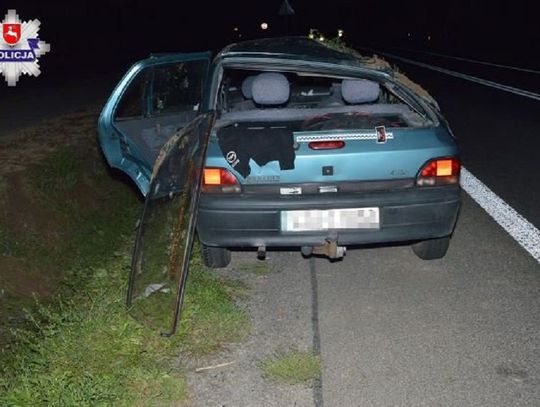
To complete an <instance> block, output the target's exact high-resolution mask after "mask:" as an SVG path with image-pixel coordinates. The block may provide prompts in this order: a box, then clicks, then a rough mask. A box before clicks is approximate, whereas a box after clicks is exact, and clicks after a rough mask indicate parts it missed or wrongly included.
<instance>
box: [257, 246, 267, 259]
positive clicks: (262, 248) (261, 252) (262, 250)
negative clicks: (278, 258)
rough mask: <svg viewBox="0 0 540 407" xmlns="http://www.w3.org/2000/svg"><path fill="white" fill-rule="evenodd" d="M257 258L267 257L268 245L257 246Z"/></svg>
mask: <svg viewBox="0 0 540 407" xmlns="http://www.w3.org/2000/svg"><path fill="white" fill-rule="evenodd" d="M257 259H259V260H265V259H266V246H259V247H258V248H257Z"/></svg>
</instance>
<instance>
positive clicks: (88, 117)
mask: <svg viewBox="0 0 540 407" xmlns="http://www.w3.org/2000/svg"><path fill="white" fill-rule="evenodd" d="M95 120H96V116H95V114H93V113H87V112H83V113H80V114H76V115H71V116H66V117H63V118H60V119H56V120H54V121H51V122H49V123H44V124H43V125H41V126H39V127H36V128H33V129H30V130H26V131H25V134H23V135H22V137H20V138H19V139H18V140H19V141H17V142H16V143H15V144H14V143H13V142H9V140H8V142H7V143H6V142H4V145H3V146H1V147H2V149H4V148H7V149H9V148H12V149H13V155H14V156H17V155H20V157H21V158H20V159H18V160H17V159H14V160H12V161H10V162H9V163H10V164H11V167H12V168H7V165H5V166H4V168H1V169H2V171H0V197H1V198H0V309H1V311H0V320H1V321H2V322H1V324H0V329H1V330H0V336H3V338H0V339H1V340H0V345H2V347H3V349H2V352H1V354H0V360H1V365H0V405H8V406H9V405H100V404H107V405H170V404H174V405H177V404H179V403H180V404H181V402H182V401H184V400H186V399H188V398H189V391H188V389H187V387H186V381H185V378H184V372H183V367H182V366H180V365H179V363H178V358H177V356H178V355H179V354H180V353H184V354H195V355H201V354H207V353H211V352H215V351H217V350H219V349H220V348H221V346H222V345H223V344H224V343H226V342H232V341H238V340H241V339H243V338H244V337H245V336H246V334H247V332H248V330H249V323H248V318H247V315H246V314H245V313H244V312H243V311H241V310H239V309H238V308H237V307H236V306H235V304H234V299H235V298H237V297H239V296H242V295H245V292H246V288H245V286H243V285H242V284H240V283H239V282H236V281H230V280H223V279H221V278H219V277H217V276H216V275H215V274H214V273H213V272H211V271H210V270H208V269H206V268H205V267H204V266H203V265H202V264H201V262H200V256H199V254H198V253H196V254H195V255H194V258H193V260H192V263H191V274H190V279H189V280H188V287H187V294H186V300H185V310H184V313H183V317H182V321H181V328H180V333H179V334H178V335H176V336H175V337H174V338H172V339H165V338H162V337H160V336H158V335H157V334H156V332H154V331H151V330H149V329H147V328H145V327H144V326H141V325H139V324H138V323H137V322H135V321H134V320H133V319H132V318H131V317H129V316H128V314H127V313H126V310H125V306H124V304H125V291H126V280H127V272H128V270H129V263H130V258H131V248H132V244H133V240H134V234H135V225H136V222H137V219H138V217H139V215H140V213H141V210H142V203H141V201H140V200H139V199H138V197H137V196H136V194H135V193H134V191H133V190H131V189H130V188H129V187H127V186H126V183H125V182H122V181H120V180H118V179H113V178H111V174H110V173H108V170H107V168H106V165H105V163H104V162H103V160H102V158H101V156H100V154H99V152H98V150H97V147H96V143H95ZM60 133H61V134H68V135H70V138H69V140H68V141H67V142H66V141H65V138H64V139H61V140H60V139H59V138H58V137H57V135H58V134H60ZM55 137H56V139H55ZM10 143H11V144H10ZM24 143H28V146H30V147H29V148H22V147H21V145H22V144H24ZM40 143H42V145H43V149H42V150H40V151H41V154H36V155H33V154H32V151H38V148H39V146H40ZM32 145H33V147H32ZM28 146H27V147H28ZM6 151H8V150H4V153H5V152H6ZM10 157H11V156H10ZM36 157H39V159H37V158H36ZM6 163H8V161H7V160H5V161H4V164H6ZM0 166H2V163H0ZM33 297H37V298H38V300H37V301H34V299H33ZM23 308H25V309H27V310H28V311H27V312H25V313H24V314H23V313H22V312H21V309H23ZM6 321H7V322H6ZM14 327H15V328H16V329H15V332H14V333H12V334H9V335H8V334H7V332H8V331H9V330H10V328H11V331H13V328H14ZM2 342H3V343H2Z"/></svg>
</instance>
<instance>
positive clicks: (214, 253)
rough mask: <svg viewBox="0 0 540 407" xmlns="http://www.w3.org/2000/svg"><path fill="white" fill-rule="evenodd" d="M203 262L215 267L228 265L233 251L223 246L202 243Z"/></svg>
mask: <svg viewBox="0 0 540 407" xmlns="http://www.w3.org/2000/svg"><path fill="white" fill-rule="evenodd" d="M201 248H202V259H203V264H204V265H205V266H207V267H210V268H213V269H219V268H223V267H227V266H228V265H229V263H230V262H231V252H230V251H229V250H227V249H225V248H223V247H212V246H206V245H204V244H201Z"/></svg>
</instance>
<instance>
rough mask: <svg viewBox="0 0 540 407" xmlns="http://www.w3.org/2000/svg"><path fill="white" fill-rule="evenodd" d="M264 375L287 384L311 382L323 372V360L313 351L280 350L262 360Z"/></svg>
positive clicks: (261, 366)
mask: <svg viewBox="0 0 540 407" xmlns="http://www.w3.org/2000/svg"><path fill="white" fill-rule="evenodd" d="M259 367H260V368H261V369H262V372H263V376H264V378H266V379H269V380H271V381H276V382H280V383H285V384H311V383H312V382H313V380H315V379H317V378H318V377H319V375H320V374H321V361H320V358H319V357H318V356H316V355H315V354H313V352H307V351H299V350H292V351H290V352H278V353H276V354H275V355H273V356H270V357H268V358H265V359H263V360H261V361H260V363H259Z"/></svg>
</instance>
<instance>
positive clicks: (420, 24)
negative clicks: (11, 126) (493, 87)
mask: <svg viewBox="0 0 540 407" xmlns="http://www.w3.org/2000/svg"><path fill="white" fill-rule="evenodd" d="M17 3H18V4H17ZM281 3H282V0H266V1H260V0H259V1H255V0H252V1H245V0H230V1H219V2H211V1H204V0H196V1H190V2H188V1H177V2H175V3H173V2H164V1H159V0H152V1H149V0H112V1H107V2H105V1H90V0H84V1H77V2H68V3H63V2H54V1H35V0H26V1H24V2H13V3H12V4H7V5H6V6H4V8H5V9H7V8H15V9H16V10H17V12H18V13H19V15H20V17H21V18H22V19H25V20H28V19H31V18H38V19H39V20H40V21H41V23H42V28H41V32H40V33H41V38H42V39H44V40H45V41H47V42H49V43H50V44H51V46H52V52H51V53H50V54H48V55H47V56H45V57H44V58H43V59H42V67H43V71H44V73H45V72H47V71H48V72H49V73H48V76H49V77H52V76H53V75H56V76H58V77H74V76H75V77H76V76H77V75H88V74H92V73H95V72H96V71H117V70H118V71H122V70H124V69H125V68H126V67H127V65H129V64H130V63H132V62H133V61H134V60H136V59H140V58H144V57H145V56H147V55H148V54H149V53H151V52H189V51H201V50H214V51H215V50H219V49H220V48H221V47H223V46H224V45H226V44H227V43H230V42H233V41H236V40H238V33H239V34H241V35H242V39H250V38H256V37H262V36H278V35H283V34H300V35H306V34H307V32H308V31H309V29H310V28H318V29H319V30H321V31H323V32H325V33H326V34H327V35H333V34H335V32H336V30H337V29H338V28H341V29H343V30H345V40H346V42H348V43H350V44H353V45H359V46H383V47H388V46H395V47H410V48H415V49H424V50H433V51H437V52H444V53H448V54H453V55H462V56H468V57H474V58H477V59H486V60H491V61H495V62H502V63H513V64H515V65H522V66H525V65H526V66H536V65H537V63H538V61H537V60H535V58H538V54H539V52H538V51H539V46H538V44H539V43H540V29H539V28H538V25H537V23H536V22H535V21H534V20H535V19H536V18H537V17H536V16H537V14H536V13H535V12H534V10H533V4H534V2H533V1H532V0H530V1H525V0H493V1H489V2H487V1H473V0H452V1H427V0H412V1H394V2H392V1H386V2H382V1H373V0H364V1H362V0H332V1H327V2H325V3H322V2H321V3H320V4H318V5H315V4H316V3H318V2H315V1H313V0H312V1H306V0H290V4H291V5H292V7H293V8H294V9H295V12H296V14H295V16H294V17H292V18H289V20H288V21H285V18H284V17H282V16H279V15H278V11H279V8H280V6H281ZM2 13H3V11H2ZM263 21H264V22H267V23H268V24H269V29H268V30H266V31H262V30H261V29H260V24H261V23H262V22H263ZM234 27H238V29H239V30H238V32H235V31H233V28H234Z"/></svg>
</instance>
